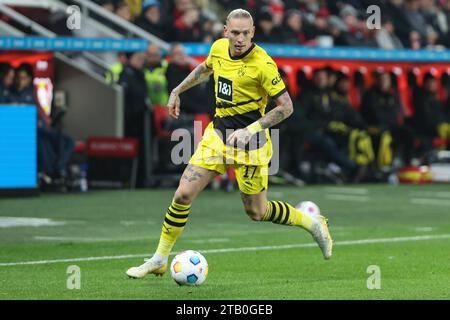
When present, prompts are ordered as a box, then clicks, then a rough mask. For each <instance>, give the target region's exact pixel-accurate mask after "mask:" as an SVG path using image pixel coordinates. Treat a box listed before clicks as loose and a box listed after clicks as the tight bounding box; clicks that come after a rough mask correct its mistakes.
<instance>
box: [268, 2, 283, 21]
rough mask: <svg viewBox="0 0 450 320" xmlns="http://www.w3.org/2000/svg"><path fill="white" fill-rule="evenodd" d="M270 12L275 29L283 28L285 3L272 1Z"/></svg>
mask: <svg viewBox="0 0 450 320" xmlns="http://www.w3.org/2000/svg"><path fill="white" fill-rule="evenodd" d="M270 12H271V13H272V20H273V24H274V26H275V28H281V27H282V26H283V22H284V3H283V1H281V0H272V1H271V2H270Z"/></svg>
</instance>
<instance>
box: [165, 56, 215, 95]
mask: <svg viewBox="0 0 450 320" xmlns="http://www.w3.org/2000/svg"><path fill="white" fill-rule="evenodd" d="M212 73H213V70H212V69H210V68H208V67H207V66H206V63H205V62H202V63H200V64H199V65H198V66H196V67H195V68H194V70H192V72H191V73H190V74H189V75H188V76H187V77H186V78H185V79H184V80H183V81H182V82H181V83H180V84H179V85H178V86H177V87H176V88H175V89H173V91H175V92H176V93H178V94H181V93H183V92H184V91H186V90H188V89H190V88H192V87H194V86H196V85H197V84H199V83H201V82H203V81H204V80H206V79H207V78H208V77H209V76H210V75H211V74H212Z"/></svg>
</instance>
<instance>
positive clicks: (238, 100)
mask: <svg viewBox="0 0 450 320" xmlns="http://www.w3.org/2000/svg"><path fill="white" fill-rule="evenodd" d="M205 63H206V66H207V67H208V68H210V69H212V70H214V83H215V95H216V110H215V115H214V121H213V126H214V128H215V129H218V130H219V131H220V132H221V133H222V137H223V141H225V140H226V134H225V130H226V129H240V128H245V127H246V126H248V125H249V124H251V123H253V122H255V121H257V120H258V119H260V118H261V117H262V116H263V115H264V113H265V108H266V106H267V100H268V97H269V96H270V97H272V98H276V97H278V96H280V95H281V94H283V93H284V92H286V87H285V85H284V83H283V81H282V79H281V76H280V74H279V72H278V67H277V65H276V63H275V62H274V61H273V59H272V58H271V57H270V56H269V55H268V54H267V52H266V51H265V50H264V49H263V48H261V47H260V46H258V45H256V44H252V46H251V47H250V49H249V50H247V51H246V52H245V53H243V54H242V55H240V56H236V57H232V56H231V55H230V50H229V40H228V39H226V38H222V39H219V40H217V41H215V42H214V43H213V45H212V47H211V50H210V52H209V55H208V57H207V58H206V61H205ZM263 133H264V134H263V135H255V138H256V139H257V140H258V143H257V145H258V148H259V147H261V146H262V145H264V144H265V143H266V140H267V139H269V136H268V131H267V130H265V131H263Z"/></svg>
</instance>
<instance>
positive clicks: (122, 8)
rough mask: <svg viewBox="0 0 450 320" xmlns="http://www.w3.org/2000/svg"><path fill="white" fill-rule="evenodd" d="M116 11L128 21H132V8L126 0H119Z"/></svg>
mask: <svg viewBox="0 0 450 320" xmlns="http://www.w3.org/2000/svg"><path fill="white" fill-rule="evenodd" d="M114 13H115V14H116V15H118V16H119V17H121V18H122V19H124V20H126V21H131V18H132V16H131V10H130V7H129V6H128V4H127V3H126V1H125V0H118V1H117V3H116V6H115V10H114Z"/></svg>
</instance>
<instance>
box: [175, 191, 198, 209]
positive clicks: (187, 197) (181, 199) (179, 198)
mask: <svg viewBox="0 0 450 320" xmlns="http://www.w3.org/2000/svg"><path fill="white" fill-rule="evenodd" d="M193 198H194V195H193V194H192V193H191V192H189V191H188V190H186V189H184V188H178V189H177V191H176V192H175V196H174V200H175V202H176V203H179V204H186V205H187V204H191V203H192V200H193Z"/></svg>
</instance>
